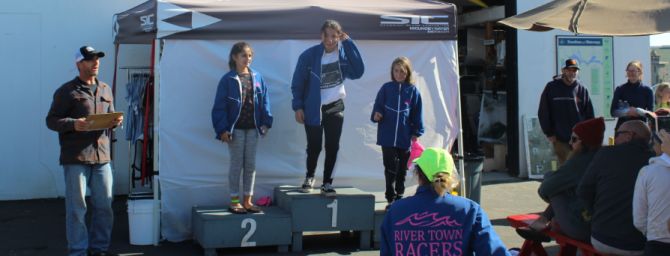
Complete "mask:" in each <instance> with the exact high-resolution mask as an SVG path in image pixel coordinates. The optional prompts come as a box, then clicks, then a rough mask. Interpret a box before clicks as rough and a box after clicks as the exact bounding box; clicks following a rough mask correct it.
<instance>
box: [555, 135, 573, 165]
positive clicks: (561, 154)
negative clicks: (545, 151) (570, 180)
mask: <svg viewBox="0 0 670 256" xmlns="http://www.w3.org/2000/svg"><path fill="white" fill-rule="evenodd" d="M570 151H572V150H571V149H570V144H568V143H565V142H562V141H558V140H557V141H556V142H554V154H556V157H557V158H558V167H560V166H562V165H563V163H565V160H567V159H568V156H569V155H570Z"/></svg>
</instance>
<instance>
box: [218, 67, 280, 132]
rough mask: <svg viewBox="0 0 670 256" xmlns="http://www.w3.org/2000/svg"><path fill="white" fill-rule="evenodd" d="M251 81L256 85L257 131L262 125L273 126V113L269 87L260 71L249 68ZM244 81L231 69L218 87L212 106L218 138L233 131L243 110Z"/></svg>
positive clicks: (255, 113) (255, 114)
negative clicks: (271, 111) (226, 132)
mask: <svg viewBox="0 0 670 256" xmlns="http://www.w3.org/2000/svg"><path fill="white" fill-rule="evenodd" d="M249 72H250V73H251V83H252V84H253V86H254V121H255V123H256V131H258V133H259V134H262V132H261V126H263V125H265V126H267V128H271V127H272V114H271V113H270V97H269V95H268V88H267V87H266V86H265V82H264V81H263V77H262V76H261V74H260V73H258V72H256V71H254V70H253V69H251V68H249ZM242 90H243V88H242V83H241V82H240V77H239V76H238V74H237V71H235V70H231V71H230V72H228V73H226V74H225V75H223V77H222V78H221V81H219V86H218V88H217V89H216V98H215V100H214V107H213V108H212V124H213V125H214V131H215V132H216V138H217V139H221V138H220V136H221V133H223V132H224V131H228V132H230V133H232V132H233V129H234V128H235V123H237V120H238V119H239V117H240V112H241V111H242Z"/></svg>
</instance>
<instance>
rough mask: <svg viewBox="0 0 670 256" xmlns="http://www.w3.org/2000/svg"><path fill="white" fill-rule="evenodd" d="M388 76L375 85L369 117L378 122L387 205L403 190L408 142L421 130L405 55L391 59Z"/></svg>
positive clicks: (416, 95) (418, 99) (418, 105)
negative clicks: (386, 79)
mask: <svg viewBox="0 0 670 256" xmlns="http://www.w3.org/2000/svg"><path fill="white" fill-rule="evenodd" d="M391 79H392V81H391V82H388V83H385V84H384V85H382V87H381V88H380V89H379V93H377V98H376V99H375V104H374V107H373V110H372V116H371V118H370V119H371V120H372V122H376V123H377V124H378V125H377V145H380V146H381V147H382V155H383V158H384V177H385V178H386V193H385V196H386V201H388V203H389V205H390V204H391V203H393V201H395V200H398V199H400V198H402V196H403V193H404V192H405V176H406V174H407V160H408V159H409V153H410V146H411V144H412V141H415V140H416V139H417V138H418V137H419V136H421V135H422V134H423V119H422V118H421V94H419V90H418V89H417V88H416V86H414V84H413V83H414V81H413V80H414V77H413V76H412V65H411V63H410V61H409V59H407V58H406V57H398V58H396V59H395V60H394V61H393V63H392V64H391ZM394 184H395V188H394Z"/></svg>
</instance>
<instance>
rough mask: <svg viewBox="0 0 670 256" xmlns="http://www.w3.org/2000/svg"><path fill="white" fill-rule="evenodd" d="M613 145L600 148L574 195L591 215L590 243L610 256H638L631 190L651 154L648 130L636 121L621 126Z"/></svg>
mask: <svg viewBox="0 0 670 256" xmlns="http://www.w3.org/2000/svg"><path fill="white" fill-rule="evenodd" d="M615 134H616V137H615V139H614V146H608V147H603V148H601V149H600V150H599V151H598V153H596V155H595V156H594V157H593V160H592V161H591V164H590V165H589V167H588V168H587V169H586V173H584V176H583V177H582V180H581V183H580V184H579V186H578V187H577V195H578V196H579V197H580V198H581V199H582V200H583V201H584V203H585V204H586V208H587V209H588V210H589V212H590V213H591V214H592V215H591V244H592V245H593V247H594V248H595V249H596V250H598V251H600V252H602V253H604V254H613V255H642V253H643V250H644V246H645V241H646V239H645V237H644V235H643V234H642V233H640V231H638V230H637V229H636V228H635V226H633V214H632V212H633V191H634V187H635V180H636V178H637V175H638V172H639V171H640V168H642V167H643V166H645V165H647V163H648V161H649V158H651V157H653V156H654V152H653V151H652V150H651V148H650V147H649V140H650V138H651V130H650V129H649V127H647V125H646V124H645V123H644V122H642V121H640V120H631V121H627V122H625V123H623V124H622V125H621V126H620V127H619V129H618V130H617V131H616V133H615Z"/></svg>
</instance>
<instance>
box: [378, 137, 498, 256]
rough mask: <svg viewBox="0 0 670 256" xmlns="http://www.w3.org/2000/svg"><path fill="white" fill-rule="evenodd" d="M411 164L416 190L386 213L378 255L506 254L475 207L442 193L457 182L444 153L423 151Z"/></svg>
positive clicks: (450, 162) (441, 151)
mask: <svg viewBox="0 0 670 256" xmlns="http://www.w3.org/2000/svg"><path fill="white" fill-rule="evenodd" d="M414 163H416V165H415V166H416V167H415V174H416V177H417V179H418V181H419V187H418V188H417V189H416V194H415V195H414V196H411V197H408V198H405V199H402V200H400V201H398V202H395V203H393V205H392V206H391V207H390V208H389V209H388V211H387V212H386V215H385V216H384V220H383V221H382V226H381V246H380V253H379V254H380V255H384V256H386V255H444V256H446V255H461V256H472V255H492V256H507V255H510V254H509V252H508V251H507V249H506V248H505V245H504V244H503V242H502V241H501V240H500V237H498V235H497V234H496V232H495V231H494V230H493V226H491V221H489V218H488V217H487V216H486V213H485V212H484V210H483V209H482V208H481V207H480V206H479V205H478V204H477V203H475V202H473V201H471V200H469V199H467V198H463V197H460V196H453V195H450V194H449V193H447V192H448V191H449V190H451V189H452V188H453V187H455V186H456V185H458V178H457V175H456V174H455V173H454V161H453V159H452V158H451V156H450V155H449V153H447V151H446V150H444V149H441V148H427V149H426V150H425V151H423V153H422V154H421V156H420V157H419V158H417V159H415V160H414Z"/></svg>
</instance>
